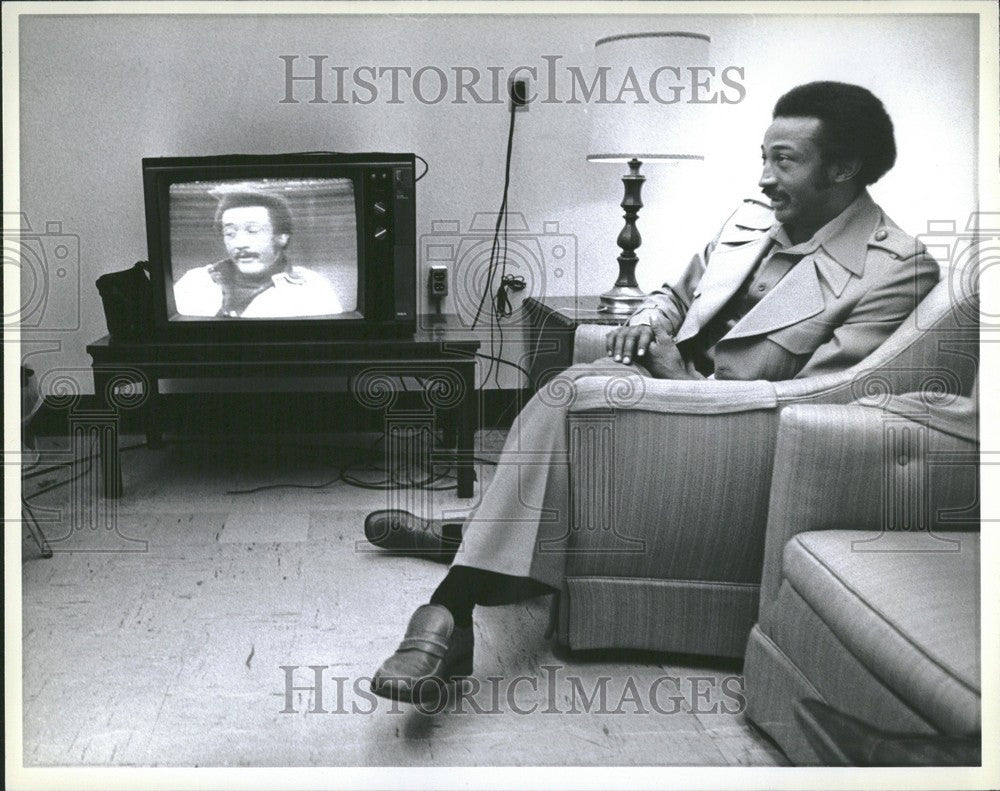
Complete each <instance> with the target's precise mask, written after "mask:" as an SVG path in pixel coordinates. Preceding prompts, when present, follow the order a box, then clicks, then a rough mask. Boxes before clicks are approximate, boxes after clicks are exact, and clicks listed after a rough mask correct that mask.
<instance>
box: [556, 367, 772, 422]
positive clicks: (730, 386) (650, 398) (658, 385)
mask: <svg viewBox="0 0 1000 791" xmlns="http://www.w3.org/2000/svg"><path fill="white" fill-rule="evenodd" d="M575 384H576V387H575V391H574V394H573V396H572V397H573V401H572V404H571V405H570V408H569V411H570V412H571V413H572V412H582V411H585V410H589V409H608V408H612V409H621V410H640V411H643V412H657V413H660V414H679V415H684V414H694V415H718V414H726V413H735V412H749V411H751V410H757V409H775V408H776V407H777V406H778V397H777V395H776V393H775V389H774V385H773V384H772V383H771V382H765V381H761V380H758V381H753V382H743V381H738V380H715V379H698V380H674V379H653V378H651V377H649V376H640V375H639V373H638V372H637V371H635V370H634V369H631V368H629V367H627V366H622V367H621V373H620V374H616V375H610V376H585V377H582V378H580V379H577V380H576V383H575Z"/></svg>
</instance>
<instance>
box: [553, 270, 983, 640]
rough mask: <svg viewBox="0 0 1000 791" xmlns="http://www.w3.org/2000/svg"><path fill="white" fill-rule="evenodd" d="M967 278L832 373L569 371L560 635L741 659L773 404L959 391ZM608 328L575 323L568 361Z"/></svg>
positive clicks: (971, 374) (591, 351)
mask: <svg viewBox="0 0 1000 791" xmlns="http://www.w3.org/2000/svg"><path fill="white" fill-rule="evenodd" d="M964 282H965V281H964V280H963V279H962V278H961V277H960V275H959V274H957V273H954V272H946V273H945V274H944V278H943V280H942V281H941V282H939V283H938V285H936V286H935V287H934V289H933V290H932V291H931V292H930V293H929V294H928V295H927V297H926V298H925V299H924V300H923V301H922V302H921V304H920V305H919V306H918V307H917V309H916V310H915V311H914V313H913V314H912V315H911V316H910V317H909V318H908V319H907V320H906V321H905V322H904V323H903V324H902V325H901V326H900V327H899V328H898V329H897V330H896V332H895V333H894V334H893V335H892V336H891V337H890V338H889V339H888V340H886V342H885V343H884V344H883V345H882V346H881V347H880V348H879V349H877V350H876V351H875V352H873V353H872V354H871V355H870V356H869V357H868V358H867V359H865V360H864V361H862V362H861V363H859V364H858V365H856V366H854V367H852V368H851V369H849V370H847V371H844V372H842V373H838V374H830V375H825V376H821V377H815V378H805V379H797V380H788V381H781V382H764V381H755V382H741V381H715V380H707V381H698V382H689V381H665V380H654V379H648V378H647V379H643V380H642V381H641V383H640V384H639V386H636V387H628V386H626V385H625V384H624V381H627V380H620V381H617V382H616V381H615V380H614V379H609V378H607V377H586V378H582V379H579V380H578V381H577V383H576V395H575V400H574V402H573V404H572V405H571V407H570V412H569V417H568V431H569V448H570V451H569V452H570V487H571V498H572V505H571V507H572V516H571V519H572V522H571V523H572V536H571V549H572V551H573V554H572V556H571V557H570V558H569V559H568V561H567V575H566V580H565V583H564V589H563V591H562V595H561V596H560V598H559V610H558V613H557V619H558V620H557V625H556V636H557V639H558V640H559V642H560V643H562V644H564V645H566V646H568V647H569V648H570V649H574V650H576V649H590V648H610V647H614V648H635V649H649V650H658V651H670V652H681V653H694V654H708V655H718V656H728V657H741V656H743V653H744V650H745V646H746V643H747V637H748V635H749V633H750V629H751V627H752V626H753V624H754V621H755V620H756V618H757V611H758V605H759V598H760V581H761V572H762V567H763V563H764V529H765V525H766V523H767V516H768V501H769V494H770V491H771V486H772V469H773V467H774V449H775V443H776V441H777V431H778V421H779V417H780V413H781V410H782V409H783V408H784V407H786V406H788V405H790V404H802V403H806V404H848V403H850V402H852V401H855V400H856V399H858V398H860V397H862V396H882V397H888V396H890V395H892V394H899V393H908V392H921V391H929V392H936V393H951V394H955V395H968V394H969V392H970V391H971V388H972V386H973V381H974V379H975V376H976V371H977V365H978V343H979V325H978V295H977V294H975V293H968V292H967V291H963V289H962V287H961V286H962V285H963V284H964ZM606 333H607V327H594V326H582V327H580V328H579V329H578V330H577V334H576V338H575V344H574V357H575V361H576V362H586V361H588V360H593V359H597V358H598V357H602V356H604V355H605V354H606V352H605V346H604V337H605V335H606ZM606 391H607V392H606ZM609 402H610V403H611V404H612V405H613V407H612V408H609V406H608V404H609Z"/></svg>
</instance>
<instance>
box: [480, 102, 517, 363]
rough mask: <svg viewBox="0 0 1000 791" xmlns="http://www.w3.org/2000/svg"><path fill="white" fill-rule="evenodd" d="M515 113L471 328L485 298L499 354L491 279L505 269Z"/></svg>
mask: <svg viewBox="0 0 1000 791" xmlns="http://www.w3.org/2000/svg"><path fill="white" fill-rule="evenodd" d="M516 115H517V113H516V112H515V110H514V108H513V107H511V109H510V126H509V127H508V129H507V154H506V156H505V162H504V183H503V197H502V200H501V201H500V210H499V211H498V212H497V222H496V226H495V227H494V229H493V244H492V245H491V248H490V261H489V265H488V267H487V272H486V283H485V285H484V286H483V293H482V296H481V298H480V300H479V305H478V307H477V308H476V315H475V318H474V319H473V320H472V328H473V329H475V327H476V325H477V324H478V323H479V317H480V315H481V314H482V310H483V306H484V305H485V304H486V298H487V296H488V297H489V298H490V307H491V314H492V315H491V318H490V349H493V348H494V346H495V341H494V330H496V331H498V332H499V336H500V352H501V353H502V351H503V328H502V327H501V326H500V322H499V320H498V319H497V317H496V313H495V311H493V310H492V308H493V306H494V305H495V304H496V293H495V292H494V290H493V279H494V277H495V276H496V273H497V270H498V269H499V270H500V272H501V277H502V276H503V275H505V274H506V267H507V199H508V195H509V192H510V163H511V158H512V155H513V151H514V118H515V117H516ZM501 227H502V228H503V242H502V244H501V242H500V229H501ZM493 372H494V371H493V363H492V361H491V362H490V367H489V368H488V369H487V371H486V375H485V377H484V381H488V380H489V378H490V374H492V373H493ZM498 375H499V368H497V374H496V375H495V376H494V378H495V379H496V378H497V376H498Z"/></svg>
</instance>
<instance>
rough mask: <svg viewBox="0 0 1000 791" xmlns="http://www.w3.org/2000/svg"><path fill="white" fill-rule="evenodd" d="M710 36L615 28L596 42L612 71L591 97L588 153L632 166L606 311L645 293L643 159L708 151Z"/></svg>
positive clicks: (599, 60)
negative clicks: (599, 94)
mask: <svg viewBox="0 0 1000 791" xmlns="http://www.w3.org/2000/svg"><path fill="white" fill-rule="evenodd" d="M709 42H710V38H709V37H708V36H706V35H703V34H701V33H679V32H661V33H627V34H624V35H619V36H608V37H606V38H602V39H599V40H598V41H597V43H596V44H595V45H594V60H595V66H596V67H597V71H596V72H595V73H596V74H598V75H600V74H601V73H602V72H604V73H605V75H606V83H605V84H606V86H607V94H606V96H605V97H604V100H602V101H595V102H592V103H591V104H589V105H588V115H589V116H590V148H589V152H588V154H587V161H589V162H618V163H621V162H624V163H627V164H628V168H629V172H628V173H626V174H625V175H624V176H622V183H623V184H624V185H625V197H624V198H623V199H622V202H621V207H622V208H623V209H624V210H625V227H624V228H622V230H621V233H619V234H618V246H619V247H620V248H621V255H619V256H618V279H617V280H616V281H615V284H614V286H613V287H612V288H611V289H610V290H609V291H607V292H605V293H604V294H601V302H600V305H599V306H598V310H600V311H603V312H606V313H612V314H623V315H627V314H629V313H632V312H633V311H634V310H635V309H636V308H637V307H638V306H639V304H640V303H641V302H642V301H643V299H644V298H645V293H644V292H643V291H642V290H641V289H640V288H639V284H638V283H637V282H636V279H635V268H636V265H637V264H638V263H639V256H637V255H636V254H635V250H636V248H637V247H639V245H640V244H641V243H642V237H640V236H639V231H638V229H637V228H636V219H637V218H638V216H639V209H641V208H642V198H641V192H642V185H643V182H645V180H646V177H645V176H644V175H642V174H641V173H640V172H639V168H640V167H641V166H642V163H643V162H682V161H687V160H704V158H705V157H704V154H703V153H702V147H701V145H700V140H699V131H701V130H699V125H698V121H699V118H698V116H699V110H700V109H701V108H699V106H698V103H697V101H696V99H698V98H701V99H704V97H705V96H708V95H710V90H709V89H708V88H707V87H706V86H705V82H706V81H707V79H708V72H706V71H696V72H693V71H691V70H690V67H694V66H700V67H706V66H708V45H709ZM695 82H698V83H701V86H700V87H699V86H696V85H695V84H694V83H695Z"/></svg>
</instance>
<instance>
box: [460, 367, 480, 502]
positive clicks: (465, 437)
mask: <svg viewBox="0 0 1000 791" xmlns="http://www.w3.org/2000/svg"><path fill="white" fill-rule="evenodd" d="M457 368H458V371H459V373H460V374H461V376H462V386H463V391H462V400H461V403H460V404H459V405H458V416H457V422H458V442H457V447H456V449H455V451H456V456H457V470H456V474H457V477H458V496H459V497H461V498H463V499H468V498H470V497H472V493H473V489H474V488H475V483H476V466H475V461H474V459H473V455H474V453H475V439H476V424H477V423H478V422H479V394H478V393H477V392H476V367H475V363H474V362H471V361H470V362H469V363H468V364H463V365H461V366H457Z"/></svg>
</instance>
